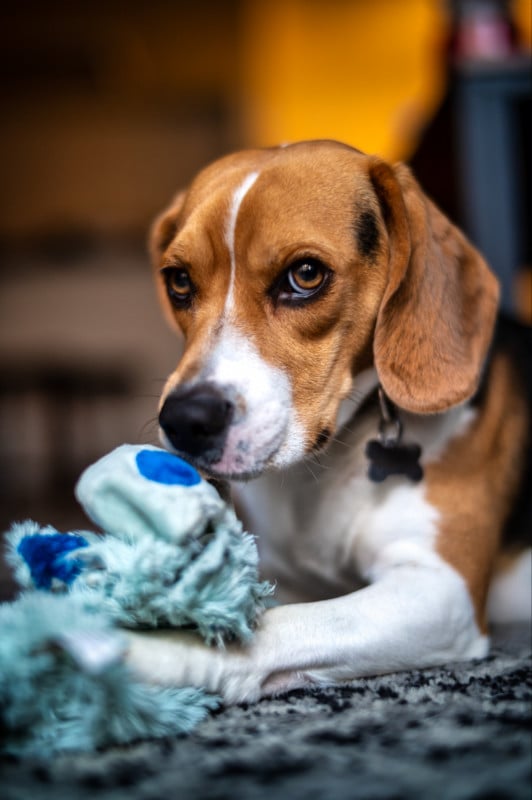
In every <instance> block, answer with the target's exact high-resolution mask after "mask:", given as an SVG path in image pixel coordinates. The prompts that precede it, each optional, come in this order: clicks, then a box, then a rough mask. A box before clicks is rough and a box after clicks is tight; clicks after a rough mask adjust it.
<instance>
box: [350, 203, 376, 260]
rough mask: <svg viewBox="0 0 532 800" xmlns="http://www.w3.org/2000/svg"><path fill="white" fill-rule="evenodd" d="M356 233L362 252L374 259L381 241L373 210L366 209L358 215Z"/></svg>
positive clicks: (366, 256)
mask: <svg viewBox="0 0 532 800" xmlns="http://www.w3.org/2000/svg"><path fill="white" fill-rule="evenodd" d="M355 234H356V239H357V245H358V249H359V250H360V252H361V254H362V255H363V256H364V258H368V259H370V260H371V261H373V260H374V258H375V255H376V254H377V251H378V249H379V242H380V234H379V226H378V224H377V218H376V216H375V214H374V213H373V211H370V210H366V211H363V212H362V213H361V214H360V215H359V216H358V218H357V219H356V221H355Z"/></svg>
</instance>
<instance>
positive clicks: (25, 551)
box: [17, 533, 88, 589]
mask: <svg viewBox="0 0 532 800" xmlns="http://www.w3.org/2000/svg"><path fill="white" fill-rule="evenodd" d="M87 545H88V542H87V540H86V539H84V538H83V536H78V535H77V534H75V533H50V534H42V533H34V534H32V535H31V536H25V537H24V538H23V539H21V541H20V542H19V545H18V547H17V552H18V553H19V554H20V555H21V557H22V558H23V559H24V561H25V562H26V564H27V565H28V568H29V570H30V573H31V577H32V580H33V582H34V584H35V586H36V587H37V588H38V589H50V587H51V585H52V580H53V578H58V579H59V580H61V581H63V583H66V584H67V585H70V584H71V583H73V581H74V580H75V579H76V578H77V577H78V575H79V573H80V572H81V569H82V566H81V562H80V561H79V560H77V559H75V558H70V557H69V553H71V552H72V550H79V549H80V548H81V547H87Z"/></svg>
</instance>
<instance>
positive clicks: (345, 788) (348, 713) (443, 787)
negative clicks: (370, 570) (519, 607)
mask: <svg viewBox="0 0 532 800" xmlns="http://www.w3.org/2000/svg"><path fill="white" fill-rule="evenodd" d="M530 649H531V636H530V630H529V629H528V628H527V627H525V626H514V627H506V628H501V629H499V630H498V631H497V632H496V633H495V637H494V647H493V650H492V653H491V655H490V656H489V658H488V659H486V660H484V661H479V662H474V663H468V664H449V665H447V666H446V667H445V668H442V669H431V670H424V671H415V672H410V673H400V674H396V675H390V676H384V677H380V678H372V679H368V680H359V681H356V682H355V683H353V684H351V685H349V686H346V687H342V688H338V689H327V690H314V691H310V692H291V693H290V694H288V695H285V696H283V697H280V698H277V699H274V700H268V701H263V702H261V703H258V704H257V705H252V706H248V707H244V706H238V707H234V708H229V709H225V710H224V711H221V712H219V713H217V714H216V715H214V716H212V717H211V718H210V719H208V720H207V721H206V722H204V723H203V724H202V725H201V726H199V727H198V728H197V729H196V731H195V732H194V733H193V734H192V735H190V736H188V737H181V738H178V739H173V740H164V741H156V742H143V743H139V744H137V745H135V746H133V747H129V748H121V749H118V748H117V749H113V750H109V751H105V752H103V753H98V754H95V755H92V756H76V757H73V756H70V757H65V758H60V759H57V760H56V761H55V762H54V763H50V764H37V763H29V762H24V761H16V760H14V759H6V760H4V761H2V762H1V766H0V786H1V787H2V788H1V789H0V794H1V796H2V798H3V800H41V798H42V800H46V799H47V798H50V800H52V798H53V800H74V798H75V800H78V799H79V800H85V798H86V799H87V800H88V798H91V800H92V798H98V800H100V799H101V800H103V799H104V798H105V800H119V799H120V800H125V799H126V798H127V800H173V799H174V798H180V799H182V800H225V799H226V798H227V800H229V798H230V799H231V800H238V799H239V798H246V800H271V798H276V800H284V799H285V798H286V799H287V800H288V799H290V800H318V799H319V800H321V798H323V800H348V799H349V800H350V799H351V798H363V800H370V799H371V800H373V799H375V800H377V799H378V798H383V799H384V798H386V800H395V799H396V798H397V799H399V798H405V799H406V798H408V800H415V799H416V798H423V799H424V800H425V798H426V799H427V800H439V799H440V798H449V799H450V800H451V799H452V800H462V798H464V799H465V798H467V799H468V800H472V799H473V798H474V799H475V800H503V799H504V798H507V800H521V798H523V800H530V798H531V797H532V791H531V779H532V733H531V727H530V722H531V711H532V675H531V670H530V664H531V662H530Z"/></svg>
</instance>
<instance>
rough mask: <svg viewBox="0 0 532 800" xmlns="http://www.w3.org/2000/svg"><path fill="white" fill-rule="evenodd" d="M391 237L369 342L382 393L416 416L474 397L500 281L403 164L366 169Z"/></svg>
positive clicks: (374, 162) (381, 164)
mask: <svg viewBox="0 0 532 800" xmlns="http://www.w3.org/2000/svg"><path fill="white" fill-rule="evenodd" d="M370 178H371V181H372V184H373V187H374V189H375V191H376V193H377V196H378V198H379V202H380V205H381V209H382V213H383V218H384V222H385V224H386V227H387V230H388V236H389V242H388V244H389V271H388V282H387V286H386V289H385V292H384V296H383V299H382V302H381V306H380V310H379V314H378V318H377V326H376V331H375V339H374V357H375V366H376V368H377V373H378V375H379V379H380V382H381V385H382V386H383V388H384V391H385V392H386V394H387V395H388V396H389V397H390V398H391V400H393V402H394V403H396V404H397V405H398V406H399V407H400V408H404V409H406V410H407V411H412V412H414V413H419V414H429V413H436V412H440V411H444V410H445V409H448V408H450V407H452V406H454V405H457V404H459V403H461V402H463V401H464V400H466V399H468V398H469V397H471V395H472V394H473V393H474V392H475V389H476V387H477V385H478V382H479V379H480V375H481V371H482V366H483V363H484V359H485V357H486V353H487V350H488V347H489V344H490V341H491V337H492V333H493V328H494V323H495V316H496V311H497V301H498V283H497V280H496V278H495V277H494V275H493V274H492V273H491V272H490V270H489V269H488V266H487V264H486V262H485V261H484V259H483V258H482V256H481V255H480V253H478V252H477V250H475V248H474V247H473V246H472V245H471V244H470V243H469V242H468V241H467V239H466V238H465V236H463V234H462V233H461V232H460V231H459V230H458V228H456V227H455V226H454V225H452V224H451V222H449V220H448V219H447V218H446V217H445V216H444V215H443V214H442V212H441V211H440V210H439V209H438V208H436V206H435V205H434V204H433V203H432V202H431V201H430V200H429V199H428V198H427V197H426V196H425V195H424V194H423V192H422V191H421V189H420V187H419V185H418V184H417V182H416V181H415V180H414V178H413V176H412V174H411V172H410V170H409V169H408V167H405V166H404V165H402V164H400V165H397V166H396V167H393V168H392V167H390V166H389V165H388V164H386V163H385V162H383V161H380V160H379V159H376V158H375V159H373V160H372V162H371V165H370Z"/></svg>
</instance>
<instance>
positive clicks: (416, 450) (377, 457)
mask: <svg viewBox="0 0 532 800" xmlns="http://www.w3.org/2000/svg"><path fill="white" fill-rule="evenodd" d="M366 456H367V457H368V459H369V461H370V465H369V469H368V477H369V479H370V480H371V481H374V482H375V483H382V481H384V480H385V479H386V478H389V477H390V476H391V475H405V476H406V477H407V478H410V480H411V481H414V483H418V482H419V481H420V480H422V478H423V467H422V466H421V464H420V463H419V459H420V457H421V447H420V446H419V445H418V444H396V443H393V442H392V443H389V444H387V443H386V442H379V441H377V439H371V441H369V442H368V443H367V445H366Z"/></svg>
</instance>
